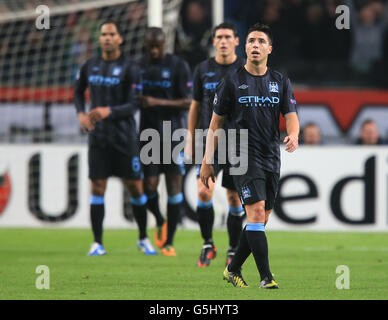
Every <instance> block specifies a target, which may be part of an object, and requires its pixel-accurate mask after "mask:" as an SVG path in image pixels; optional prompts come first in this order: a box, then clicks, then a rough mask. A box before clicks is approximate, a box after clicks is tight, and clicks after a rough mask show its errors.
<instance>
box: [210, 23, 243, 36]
mask: <svg viewBox="0 0 388 320" xmlns="http://www.w3.org/2000/svg"><path fill="white" fill-rule="evenodd" d="M219 29H229V30H232V31H233V35H234V36H235V37H238V32H237V28H236V26H235V25H234V24H233V23H230V22H223V23H220V24H219V25H217V26H215V27H214V28H213V31H212V36H213V38H214V37H215V36H216V32H217V30H219Z"/></svg>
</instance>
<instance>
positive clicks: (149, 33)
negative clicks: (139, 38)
mask: <svg viewBox="0 0 388 320" xmlns="http://www.w3.org/2000/svg"><path fill="white" fill-rule="evenodd" d="M145 39H152V40H161V41H165V40H166V34H165V33H164V31H163V29H162V28H158V27H149V28H148V29H147V30H146V32H145Z"/></svg>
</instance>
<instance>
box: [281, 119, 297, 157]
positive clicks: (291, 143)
mask: <svg viewBox="0 0 388 320" xmlns="http://www.w3.org/2000/svg"><path fill="white" fill-rule="evenodd" d="M284 118H285V120H286V130H287V136H286V137H285V138H284V141H283V142H284V143H285V144H286V151H288V152H294V151H295V150H296V148H298V146H299V142H298V136H299V120H298V116H297V114H296V112H291V113H288V114H286V115H285V116H284Z"/></svg>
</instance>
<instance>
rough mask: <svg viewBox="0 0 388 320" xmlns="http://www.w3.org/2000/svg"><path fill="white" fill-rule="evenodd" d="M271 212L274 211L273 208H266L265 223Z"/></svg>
mask: <svg viewBox="0 0 388 320" xmlns="http://www.w3.org/2000/svg"><path fill="white" fill-rule="evenodd" d="M271 212H272V209H270V210H265V222H264V225H266V224H267V223H268V220H269V215H270V214H271Z"/></svg>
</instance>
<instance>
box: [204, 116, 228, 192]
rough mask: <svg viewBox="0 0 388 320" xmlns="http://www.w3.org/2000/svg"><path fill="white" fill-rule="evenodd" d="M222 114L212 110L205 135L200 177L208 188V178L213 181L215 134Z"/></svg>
mask: <svg viewBox="0 0 388 320" xmlns="http://www.w3.org/2000/svg"><path fill="white" fill-rule="evenodd" d="M224 119H225V117H224V116H219V115H217V114H216V113H214V112H213V116H212V120H211V121H210V126H209V131H208V134H207V137H206V150H205V155H204V157H203V161H202V166H201V171H200V178H201V181H202V183H203V184H204V185H205V187H206V188H208V189H209V178H211V179H212V181H213V182H215V175H214V168H213V166H212V164H211V159H212V158H213V155H214V152H215V150H216V148H217V145H218V136H217V135H216V134H215V133H216V131H217V130H218V129H221V128H222V127H223V125H224Z"/></svg>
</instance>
